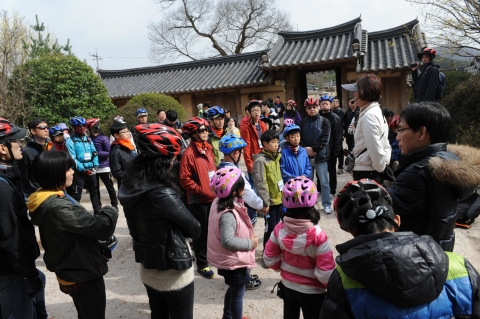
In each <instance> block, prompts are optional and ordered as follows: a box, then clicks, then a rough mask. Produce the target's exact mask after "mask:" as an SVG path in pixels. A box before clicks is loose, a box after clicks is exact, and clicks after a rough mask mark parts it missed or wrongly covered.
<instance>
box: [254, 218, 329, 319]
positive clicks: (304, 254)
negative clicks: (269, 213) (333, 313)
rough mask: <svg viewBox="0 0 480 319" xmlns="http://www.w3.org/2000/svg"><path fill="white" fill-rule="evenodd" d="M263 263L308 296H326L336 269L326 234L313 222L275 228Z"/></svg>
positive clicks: (287, 223)
mask: <svg viewBox="0 0 480 319" xmlns="http://www.w3.org/2000/svg"><path fill="white" fill-rule="evenodd" d="M263 260H264V262H265V265H266V266H267V267H269V268H272V269H273V270H275V271H280V275H281V276H282V283H283V284H284V285H285V286H286V287H288V288H290V289H293V290H296V291H299V292H302V293H305V294H318V293H324V292H325V289H326V288H327V283H328V279H329V278H330V275H331V273H332V271H333V269H334V268H335V261H334V260H333V253H332V249H331V248H330V245H329V243H328V238H327V234H326V233H325V231H323V230H322V229H321V228H320V226H318V225H313V224H312V222H310V221H309V220H305V219H293V218H289V217H284V221H283V222H279V223H278V224H277V226H275V229H274V230H273V232H272V234H271V235H270V240H269V241H267V245H266V246H265V251H264V253H263ZM332 318H333V317H332Z"/></svg>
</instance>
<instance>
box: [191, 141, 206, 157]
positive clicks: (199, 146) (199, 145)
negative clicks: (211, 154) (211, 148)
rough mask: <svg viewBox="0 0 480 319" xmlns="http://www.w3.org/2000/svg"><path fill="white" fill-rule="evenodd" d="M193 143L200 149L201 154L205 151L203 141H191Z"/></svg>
mask: <svg viewBox="0 0 480 319" xmlns="http://www.w3.org/2000/svg"><path fill="white" fill-rule="evenodd" d="M193 142H194V143H195V146H197V148H198V149H199V150H202V151H203V154H205V151H206V150H207V148H206V147H205V142H197V141H193Z"/></svg>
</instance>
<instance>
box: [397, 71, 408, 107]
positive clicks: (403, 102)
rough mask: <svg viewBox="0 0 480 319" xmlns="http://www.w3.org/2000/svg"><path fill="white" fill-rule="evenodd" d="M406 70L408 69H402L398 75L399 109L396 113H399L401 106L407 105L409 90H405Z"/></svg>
mask: <svg viewBox="0 0 480 319" xmlns="http://www.w3.org/2000/svg"><path fill="white" fill-rule="evenodd" d="M408 72H410V71H406V70H402V72H401V75H400V110H398V113H400V111H401V110H403V108H404V107H405V106H407V103H408V96H409V92H408V90H407V75H408ZM396 113H397V112H396Z"/></svg>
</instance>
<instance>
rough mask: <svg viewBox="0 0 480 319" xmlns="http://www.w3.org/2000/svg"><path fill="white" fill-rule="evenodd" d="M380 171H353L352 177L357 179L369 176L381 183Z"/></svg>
mask: <svg viewBox="0 0 480 319" xmlns="http://www.w3.org/2000/svg"><path fill="white" fill-rule="evenodd" d="M382 175H383V174H382V173H379V172H377V171H353V179H354V180H356V181H358V180H359V179H362V178H370V179H373V180H374V181H376V182H377V183H379V184H382V183H383V177H382Z"/></svg>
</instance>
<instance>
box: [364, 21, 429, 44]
mask: <svg viewBox="0 0 480 319" xmlns="http://www.w3.org/2000/svg"><path fill="white" fill-rule="evenodd" d="M419 23H420V22H419V21H418V19H417V18H415V19H414V20H412V21H409V22H407V23H404V24H402V25H399V26H396V27H394V28H390V29H387V30H381V31H375V32H368V38H369V40H376V39H379V38H389V37H393V36H399V35H402V34H403V33H405V31H409V32H412V30H413V28H414V27H415V26H416V25H418V24H419Z"/></svg>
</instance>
